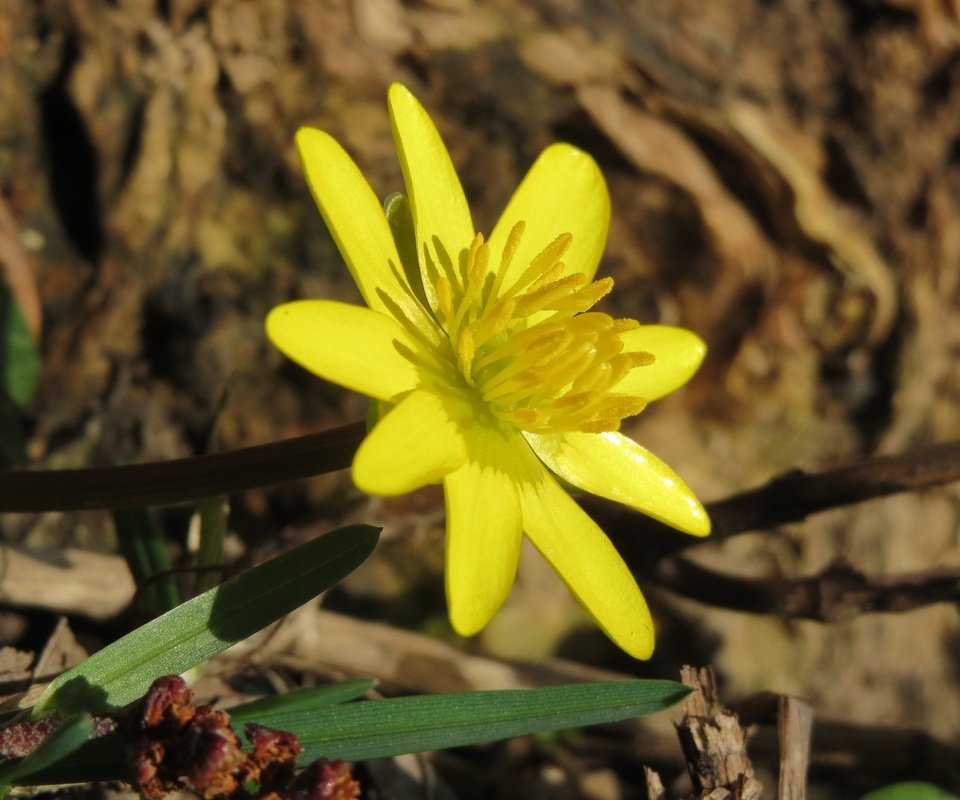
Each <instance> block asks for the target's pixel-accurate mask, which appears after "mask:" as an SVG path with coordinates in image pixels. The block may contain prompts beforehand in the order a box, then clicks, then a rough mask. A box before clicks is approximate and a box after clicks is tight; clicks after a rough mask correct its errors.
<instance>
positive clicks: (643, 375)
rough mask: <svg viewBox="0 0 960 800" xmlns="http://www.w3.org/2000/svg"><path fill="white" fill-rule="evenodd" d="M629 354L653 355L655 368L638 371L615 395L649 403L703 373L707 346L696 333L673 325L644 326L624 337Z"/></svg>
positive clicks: (650, 367) (653, 366)
mask: <svg viewBox="0 0 960 800" xmlns="http://www.w3.org/2000/svg"><path fill="white" fill-rule="evenodd" d="M620 339H621V341H622V342H623V350H624V352H626V353H631V352H638V351H643V352H646V353H652V354H653V357H654V359H656V360H655V361H654V362H653V363H652V364H649V365H647V366H645V367H634V368H633V369H632V370H630V372H628V373H627V375H626V377H625V378H624V379H623V380H622V381H620V383H618V384H617V385H616V386H614V387H613V389H612V391H615V392H622V393H623V394H632V395H636V396H637V397H642V398H643V399H644V400H646V401H647V402H648V403H652V402H653V401H654V400H658V399H659V398H661V397H663V396H664V395H667V394H670V392H674V391H676V390H677V389H679V388H680V387H681V386H683V385H684V384H685V383H686V382H687V381H688V380H690V378H692V377H693V374H694V373H695V372H696V371H697V369H699V367H700V364H701V363H702V362H703V358H704V356H705V355H706V354H707V346H706V344H704V342H703V339H701V338H700V337H699V336H697V334H695V333H694V332H693V331H688V330H687V329H686V328H674V327H672V326H670V325H641V326H640V327H639V328H637V329H636V330H632V331H627V332H626V333H621V334H620Z"/></svg>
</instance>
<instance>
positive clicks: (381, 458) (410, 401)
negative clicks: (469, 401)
mask: <svg viewBox="0 0 960 800" xmlns="http://www.w3.org/2000/svg"><path fill="white" fill-rule="evenodd" d="M373 371H376V370H373ZM466 460H467V450H466V444H465V442H464V440H463V435H462V434H461V432H460V428H459V426H458V425H457V424H456V423H455V422H454V421H453V420H452V419H451V415H450V413H449V411H448V409H447V407H446V406H445V405H444V403H443V401H442V400H441V399H440V398H439V397H438V396H437V395H436V394H433V393H432V392H427V391H424V390H423V389H417V390H416V391H414V392H411V393H410V394H409V395H407V396H406V397H405V398H404V399H403V400H401V401H400V403H399V405H397V407H396V408H394V409H393V410H391V411H390V413H388V414H387V415H386V416H385V417H384V418H383V419H382V420H380V422H379V423H378V424H377V427H375V428H374V429H373V430H372V431H371V432H370V433H369V434H368V435H367V438H366V439H364V440H363V443H362V444H361V445H360V449H359V450H357V455H356V456H355V457H354V459H353V482H354V483H355V484H356V485H357V487H358V488H360V489H362V490H363V491H365V492H367V493H368V494H382V495H397V494H405V493H406V492H412V491H413V490H414V489H419V488H420V487H421V486H426V485H427V484H428V483H436V482H437V481H439V480H440V479H441V478H443V477H444V476H445V475H447V474H449V473H451V472H453V471H454V470H456V469H459V468H460V467H461V466H463V463H464V461H466Z"/></svg>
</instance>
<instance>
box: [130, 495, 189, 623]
mask: <svg viewBox="0 0 960 800" xmlns="http://www.w3.org/2000/svg"><path fill="white" fill-rule="evenodd" d="M113 524H114V525H115V526H116V529H117V541H118V543H119V549H120V554H121V555H122V556H123V558H124V561H126V562H127V568H128V569H129V570H130V574H131V575H132V576H133V582H134V583H135V584H136V586H137V589H138V594H137V610H138V611H139V612H140V613H141V614H142V615H143V617H142V618H144V619H152V618H153V617H158V616H160V615H161V614H163V613H165V612H167V611H170V609H172V608H176V607H177V605H178V604H179V603H180V591H179V589H178V588H177V583H176V581H175V580H174V579H173V575H172V574H171V571H172V569H173V564H172V563H171V561H170V553H169V552H168V551H167V543H166V542H165V541H164V539H163V534H162V533H161V532H160V529H159V528H158V527H157V523H156V521H155V520H154V518H153V517H152V516H151V515H150V512H149V511H148V510H147V509H146V508H143V507H142V506H140V507H137V508H116V509H114V510H113Z"/></svg>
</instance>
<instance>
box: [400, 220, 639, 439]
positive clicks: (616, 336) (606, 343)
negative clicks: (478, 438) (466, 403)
mask: <svg viewBox="0 0 960 800" xmlns="http://www.w3.org/2000/svg"><path fill="white" fill-rule="evenodd" d="M525 230H526V225H525V223H524V222H523V221H522V220H520V221H518V222H516V223H515V224H514V226H513V228H512V229H511V230H510V233H509V235H508V236H507V240H506V243H505V244H504V246H503V252H502V253H501V255H500V263H499V265H498V268H497V271H496V273H495V274H494V273H492V272H491V271H490V263H489V261H490V249H489V245H488V244H487V243H486V242H485V241H484V238H483V236H482V235H480V234H477V235H476V236H475V237H474V239H473V241H472V242H471V243H470V246H469V247H468V248H467V249H466V252H463V251H461V254H460V261H459V264H460V268H459V269H458V270H456V271H454V272H451V270H449V269H446V267H444V269H445V272H444V273H443V274H438V272H439V271H438V269H437V265H436V264H433V263H432V262H431V263H428V264H427V274H428V278H430V280H431V282H432V284H433V287H434V291H435V294H436V298H437V316H438V318H439V320H440V323H441V326H442V327H443V329H444V331H445V333H446V336H445V337H444V339H443V345H444V348H445V349H446V348H449V349H448V355H447V356H446V359H447V361H446V363H447V369H448V370H449V369H450V368H451V367H452V368H455V369H456V370H457V372H458V373H460V375H462V377H463V379H464V380H465V381H466V382H467V384H469V385H470V386H472V387H475V389H476V391H477V393H478V399H482V401H483V402H484V403H485V404H486V405H487V407H488V408H489V409H490V411H491V413H492V414H493V415H494V416H496V417H497V418H499V419H501V420H503V421H504V422H505V423H507V424H510V425H513V426H515V427H517V428H520V429H522V430H530V431H538V432H544V433H546V432H559V431H610V430H617V429H618V428H619V426H620V423H621V421H622V420H623V418H624V417H626V416H631V415H633V414H636V413H638V412H639V411H640V409H642V408H643V406H644V405H645V402H644V401H643V400H642V399H640V398H637V397H634V396H632V395H624V394H615V393H614V392H612V391H611V390H612V389H614V388H615V387H616V386H617V384H618V383H620V381H622V380H623V378H624V377H625V376H626V375H627V374H628V373H629V372H630V370H632V369H635V368H638V367H642V366H646V365H648V364H651V363H653V356H652V355H651V354H649V353H645V352H628V353H624V352H623V348H624V342H623V340H622V339H621V338H620V334H622V333H625V332H627V331H631V330H636V329H637V328H638V327H639V323H637V322H635V321H633V320H623V319H620V320H618V319H613V318H612V317H610V316H609V315H608V314H604V313H602V312H598V311H591V310H590V309H591V308H593V306H594V305H595V304H596V303H597V301H599V300H600V299H601V298H602V297H603V296H604V295H606V294H607V293H608V292H609V291H610V289H611V288H612V287H613V280H612V279H611V278H603V279H601V280H597V281H590V280H589V279H588V278H587V277H586V275H584V274H583V273H580V272H569V271H568V267H567V266H566V265H565V264H564V262H563V261H562V260H561V258H562V257H563V255H564V253H566V252H567V250H568V249H569V248H570V245H571V243H572V241H573V237H572V236H571V235H570V234H569V233H563V234H561V235H559V236H557V237H556V238H555V239H554V240H553V241H552V242H550V243H549V244H548V245H547V246H546V247H544V248H543V249H542V250H541V251H540V252H539V253H538V254H537V255H536V256H535V257H534V258H533V259H532V260H531V261H530V263H529V264H528V265H527V266H526V267H525V268H524V269H523V270H522V271H521V272H520V275H519V277H517V279H516V280H515V281H514V282H513V284H512V285H511V286H510V287H509V288H508V289H506V290H504V289H503V284H504V282H505V280H506V276H507V273H508V272H510V271H511V269H512V268H513V262H514V260H515V258H516V254H517V253H518V252H519V248H520V244H521V240H522V237H523V235H524V231H525ZM441 266H443V265H441ZM431 268H432V269H431ZM461 283H462V286H461ZM547 312H552V313H547ZM404 355H407V354H406V353H404ZM408 357H410V356H408ZM418 366H420V364H419V363H418ZM422 366H423V367H424V369H426V370H427V371H429V372H430V373H431V374H433V373H434V372H435V371H436V369H437V367H436V365H429V364H423V365H422ZM447 374H449V373H447ZM448 380H449V379H448Z"/></svg>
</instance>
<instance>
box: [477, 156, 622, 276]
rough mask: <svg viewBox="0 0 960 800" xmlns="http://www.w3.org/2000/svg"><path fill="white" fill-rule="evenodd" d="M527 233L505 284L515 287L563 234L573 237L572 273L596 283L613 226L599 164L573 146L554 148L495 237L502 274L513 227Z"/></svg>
mask: <svg viewBox="0 0 960 800" xmlns="http://www.w3.org/2000/svg"><path fill="white" fill-rule="evenodd" d="M519 220H523V221H524V222H525V223H526V228H525V229H524V232H523V237H522V239H521V240H520V246H519V247H518V248H517V251H516V253H515V254H514V257H513V260H512V262H511V264H510V269H509V271H508V272H507V276H506V278H505V280H504V282H503V285H504V286H506V287H509V286H510V285H511V284H512V283H513V281H514V280H516V278H517V277H518V276H519V275H520V273H521V272H523V270H524V269H526V268H527V267H528V266H529V265H530V262H531V261H532V260H533V258H534V257H535V256H536V255H537V254H538V253H539V252H540V251H541V250H543V249H544V248H545V247H546V246H547V245H548V244H550V243H551V242H552V241H553V240H554V239H556V238H557V237H558V236H559V235H560V234H562V233H569V234H571V235H572V236H573V242H572V243H571V245H570V249H569V250H567V252H566V253H565V254H564V255H563V262H564V264H566V274H569V273H572V272H582V273H583V274H584V275H586V276H587V278H588V279H592V278H593V276H594V274H595V273H596V271H597V266H598V265H599V263H600V256H601V255H602V254H603V248H604V245H605V244H606V241H607V230H608V229H609V227H610V196H609V195H608V194H607V185H606V183H605V182H604V180H603V175H602V174H601V173H600V169H599V168H598V167H597V164H596V162H595V161H594V160H593V159H592V158H591V157H590V156H589V155H587V154H586V153H584V152H583V151H582V150H578V149H577V148H575V147H572V146H571V145H568V144H555V145H551V146H550V147H548V148H547V149H546V150H544V151H543V153H541V154H540V157H539V158H538V159H537V160H536V161H535V162H534V164H533V166H532V167H530V171H529V172H527V174H526V177H524V179H523V181H522V182H521V184H520V185H519V186H518V187H517V190H516V192H514V194H513V197H512V198H511V200H510V202H509V203H508V204H507V207H506V209H505V210H504V212H503V215H502V216H501V217H500V220H499V222H497V225H496V227H495V228H494V229H493V233H491V234H490V240H489V243H490V263H491V266H492V267H493V268H494V269H496V267H497V266H498V265H499V263H500V257H501V254H502V253H503V247H504V245H505V244H506V243H507V237H508V236H509V234H510V231H511V229H512V228H513V226H514V225H515V224H516V223H517V222H518V221H519Z"/></svg>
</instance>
